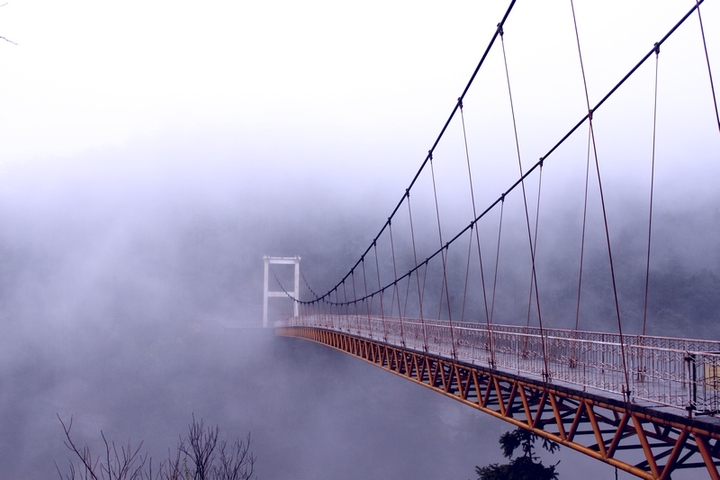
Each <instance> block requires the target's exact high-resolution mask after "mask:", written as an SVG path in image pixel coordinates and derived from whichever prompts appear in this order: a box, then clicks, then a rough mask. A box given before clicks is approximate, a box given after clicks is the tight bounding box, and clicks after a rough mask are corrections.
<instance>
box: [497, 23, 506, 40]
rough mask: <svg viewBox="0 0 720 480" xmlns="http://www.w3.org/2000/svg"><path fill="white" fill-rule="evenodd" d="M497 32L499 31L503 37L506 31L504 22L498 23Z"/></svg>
mask: <svg viewBox="0 0 720 480" xmlns="http://www.w3.org/2000/svg"><path fill="white" fill-rule="evenodd" d="M497 33H498V35H500V36H501V37H502V36H503V34H504V33H505V32H504V31H503V25H502V23H498V24H497Z"/></svg>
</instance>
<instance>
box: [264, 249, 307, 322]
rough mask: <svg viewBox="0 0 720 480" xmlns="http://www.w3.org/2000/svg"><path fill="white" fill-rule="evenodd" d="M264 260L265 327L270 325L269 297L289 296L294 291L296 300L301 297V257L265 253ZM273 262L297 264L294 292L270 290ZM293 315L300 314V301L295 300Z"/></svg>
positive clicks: (293, 294)
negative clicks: (270, 255)
mask: <svg viewBox="0 0 720 480" xmlns="http://www.w3.org/2000/svg"><path fill="white" fill-rule="evenodd" d="M263 260H265V288H264V292H263V327H267V326H268V299H269V298H270V297H287V296H288V294H290V293H292V296H293V298H294V299H295V300H298V299H299V298H300V257H297V256H295V257H268V256H267V255H265V256H264V257H263ZM271 264H279V265H295V288H294V289H293V291H292V292H284V291H270V287H269V284H268V282H269V280H270V278H269V274H270V265H271ZM293 316H295V317H297V316H298V302H293Z"/></svg>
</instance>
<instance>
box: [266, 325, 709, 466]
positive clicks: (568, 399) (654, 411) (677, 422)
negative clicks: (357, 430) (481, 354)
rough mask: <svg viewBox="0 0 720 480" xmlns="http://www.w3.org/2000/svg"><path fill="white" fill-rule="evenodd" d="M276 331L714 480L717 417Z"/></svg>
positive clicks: (633, 460)
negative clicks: (702, 471) (695, 414)
mask: <svg viewBox="0 0 720 480" xmlns="http://www.w3.org/2000/svg"><path fill="white" fill-rule="evenodd" d="M276 333H277V334H278V335H282V336H288V337H297V338H304V339H307V340H312V341H315V342H318V343H322V344H324V345H327V346H330V347H332V348H335V349H337V350H340V351H342V352H345V353H348V354H351V355H353V356H355V357H357V358H360V359H362V360H365V361H367V362H369V363H372V364H373V365H375V366H378V367H381V368H383V369H385V370H387V371H390V372H392V373H395V374H397V375H400V376H402V377H404V378H406V379H408V380H411V381H413V382H415V383H418V384H420V385H423V386H424V387H427V388H430V389H432V390H434V391H436V392H439V393H442V394H444V395H447V396H449V397H451V398H453V399H455V400H457V401H460V402H462V403H464V404H466V405H469V406H471V407H474V408H477V409H478V410H481V411H483V412H485V413H487V414H490V415H492V416H494V417H496V418H499V419H502V420H504V421H506V422H509V423H511V424H513V425H515V426H517V427H522V428H525V429H528V430H532V431H533V432H534V433H536V434H538V435H540V436H541V437H543V438H547V439H549V440H552V441H555V442H557V443H559V444H561V445H565V446H567V447H569V448H572V449H574V450H577V451H579V452H582V453H584V454H586V455H589V456H591V457H593V458H595V459H597V460H601V461H603V462H605V463H608V464H610V465H613V466H615V467H617V468H619V469H621V470H624V471H626V472H629V473H631V474H633V475H636V476H638V477H640V478H645V479H670V478H671V477H670V474H671V473H672V472H673V471H674V470H676V469H686V468H695V469H703V468H704V469H705V471H707V474H708V478H711V479H713V480H720V474H719V473H718V468H717V467H718V465H720V423H718V422H716V421H714V420H715V419H712V418H707V417H703V418H698V417H695V418H693V417H692V416H690V415H687V416H685V415H681V414H680V413H679V412H682V411H681V410H679V409H674V410H678V411H677V412H675V411H672V410H673V409H669V408H658V407H657V406H655V407H652V406H647V405H638V404H634V403H626V402H625V401H623V400H622V399H621V398H612V397H607V396H601V395H597V394H593V393H590V392H587V391H585V392H584V391H582V390H578V389H577V388H572V387H567V386H565V385H558V384H556V383H552V382H543V381H542V380H541V379H537V380H536V379H532V378H527V377H521V376H518V375H514V374H512V373H509V372H504V371H501V370H497V369H491V368H487V367H483V366H478V365H471V364H468V363H464V362H462V361H458V360H452V359H448V358H442V357H439V356H436V355H432V354H428V353H423V352H418V351H415V350H409V349H407V348H403V347H400V346H394V345H390V344H387V343H384V342H381V341H378V340H373V339H368V338H362V337H358V336H355V335H352V334H349V333H343V332H337V331H331V330H327V329H322V328H312V327H303V326H285V327H279V328H277V329H276Z"/></svg>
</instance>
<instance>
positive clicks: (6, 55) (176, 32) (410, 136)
mask: <svg viewBox="0 0 720 480" xmlns="http://www.w3.org/2000/svg"><path fill="white" fill-rule="evenodd" d="M543 3H544V4H543V5H539V4H538V3H537V2H532V3H531V4H523V3H519V4H518V5H517V6H516V8H515V11H514V12H513V14H512V15H511V17H510V20H509V21H508V23H507V25H506V29H505V30H506V39H507V42H508V56H509V62H510V68H511V74H512V80H513V83H514V85H515V86H514V88H515V89H516V90H517V93H516V95H517V97H518V98H517V99H516V101H517V103H518V105H517V108H518V109H519V110H520V111H522V110H529V109H530V105H532V107H533V109H534V110H536V111H538V112H543V113H542V114H541V117H545V118H547V117H550V118H551V119H552V120H553V122H552V123H551V127H552V128H549V129H548V130H549V132H545V131H542V133H543V134H545V133H547V135H551V136H555V137H557V138H559V136H560V135H561V134H562V133H564V132H563V130H566V129H567V128H568V127H569V126H570V125H572V124H573V123H574V121H576V120H577V119H579V118H580V117H581V115H582V113H583V110H584V108H583V103H584V101H583V98H582V90H581V88H582V87H581V78H580V75H579V65H578V63H577V52H576V47H575V44H574V36H573V31H572V23H571V17H570V15H571V12H570V8H569V2H560V1H553V2H543ZM693 3H694V2H692V1H689V0H688V1H685V2H678V1H662V2H657V1H652V2H633V3H632V4H631V5H627V2H619V1H611V2H603V4H602V5H598V4H596V2H587V1H578V2H576V4H577V5H576V10H577V14H578V22H579V28H580V35H581V41H583V44H584V45H583V49H584V56H585V61H586V71H587V73H588V82H589V86H590V93H591V102H593V101H597V99H599V97H600V95H601V94H604V92H605V91H607V89H608V88H609V87H610V86H611V85H612V84H613V83H614V82H615V81H617V80H618V79H619V78H620V76H621V75H623V74H624V73H625V72H626V71H627V70H628V69H629V67H630V66H631V65H632V64H633V63H634V62H635V61H636V60H638V59H639V58H640V57H641V56H642V55H643V54H644V53H645V52H647V51H648V50H649V48H651V47H652V44H653V43H654V42H655V41H657V40H658V39H659V38H660V37H661V36H662V34H664V32H665V31H666V30H667V29H669V27H670V26H671V25H672V24H674V22H675V21H676V20H677V19H678V18H679V17H680V14H681V13H682V12H684V11H685V10H687V9H688V8H689V6H691V5H692V4H693ZM714 3H715V2H706V4H705V5H703V12H704V15H705V23H706V33H707V34H708V40H709V48H710V54H711V59H712V60H713V61H714V63H715V65H717V62H718V57H720V53H718V51H719V50H720V48H718V45H719V41H718V32H717V31H716V29H714V28H712V26H713V25H716V24H717V10H718V7H717V5H715V4H714ZM506 6H507V5H506V2H471V1H456V0H453V1H451V2H447V3H444V4H442V6H440V5H439V4H437V3H435V2H426V1H420V2H417V1H415V2H406V1H398V2H384V1H375V0H371V1H369V2H362V3H359V4H358V3H355V4H353V3H350V4H348V3H340V4H338V3H337V2H330V1H322V0H311V1H309V2H300V3H298V2H286V1H278V2H226V1H218V0H210V1H206V2H202V3H198V2H191V1H184V0H180V1H164V0H152V1H135V0H130V1H125V2H120V3H118V2H96V1H91V0H86V1H83V0H67V1H60V2H58V1H50V0H24V1H9V2H8V3H7V5H6V6H4V7H2V8H1V9H0V32H1V33H2V35H3V36H5V37H7V38H9V39H11V40H13V41H15V42H17V44H18V45H17V46H14V45H11V44H9V43H2V44H0V60H1V62H2V63H1V64H2V76H1V78H0V105H2V113H0V132H2V141H1V142H0V162H1V165H2V167H3V168H7V167H8V166H12V165H16V164H18V163H25V164H31V165H33V166H37V168H41V165H46V164H47V163H52V164H58V163H61V164H66V165H68V164H73V163H74V162H76V161H77V157H79V156H81V154H83V153H85V152H88V151H89V150H96V151H97V150H99V151H100V152H101V153H102V152H104V151H105V149H108V148H121V149H122V148H123V147H129V146H132V145H134V144H137V143H143V142H151V143H153V142H157V143H160V144H163V142H168V143H171V142H174V141H178V140H180V139H182V138H186V137H188V136H192V137H195V136H197V137H203V138H204V139H205V140H206V141H207V142H208V144H209V145H208V148H219V147H218V145H224V146H226V148H229V149H230V150H232V151H233V152H234V156H233V159H234V161H235V162H239V163H242V162H245V163H247V164H248V166H250V165H255V167H254V168H257V163H258V160H257V159H256V158H253V156H252V155H247V153H248V152H249V151H252V150H251V148H252V149H255V150H257V149H261V150H262V149H271V147H270V146H269V145H274V146H277V145H278V144H282V145H287V146H292V147H294V148H304V149H305V150H306V151H307V150H311V151H317V148H318V145H322V152H323V155H319V156H316V157H315V158H313V159H312V160H313V161H308V160H310V159H309V158H305V162H304V163H305V166H306V167H307V166H309V167H312V168H320V167H321V166H323V165H324V164H330V165H332V164H333V162H343V163H344V164H348V163H349V164H350V165H349V166H348V168H350V169H352V170H355V169H359V168H360V167H358V165H359V164H362V163H365V162H368V160H372V159H368V158H367V157H364V156H358V155H357V153H356V152H357V151H358V150H361V151H368V149H369V146H371V145H377V144H383V147H384V148H385V151H387V152H388V153H390V154H391V156H393V157H396V156H398V155H400V156H401V157H402V158H401V159H397V158H395V159H394V162H393V163H395V162H397V163H401V164H402V165H403V168H405V171H407V173H406V177H407V178H409V177H410V175H411V174H412V173H413V169H414V167H415V166H416V165H418V164H419V163H420V161H422V154H423V153H424V152H426V151H427V149H428V148H429V146H430V145H431V142H432V140H434V136H435V135H436V134H437V132H439V129H440V127H441V126H442V123H443V122H444V120H445V118H446V117H447V115H448V114H449V112H450V109H451V108H452V106H453V103H454V100H455V99H456V98H457V96H458V95H459V94H460V92H461V91H462V88H463V87H464V85H465V83H466V81H467V79H468V78H469V76H470V73H471V72H472V70H473V68H474V67H475V64H476V63H477V61H478V59H479V57H480V54H481V52H482V51H483V50H484V48H485V46H486V44H487V43H488V41H489V39H490V37H491V35H492V32H493V28H494V25H495V24H496V23H497V22H498V21H499V19H500V18H501V16H502V13H503V11H504V10H505V8H506ZM684 30H685V32H681V35H678V39H677V41H673V42H674V44H675V45H677V46H678V48H680V47H679V46H680V45H682V48H685V47H687V45H688V44H691V45H693V42H694V46H693V48H692V49H691V50H690V51H689V50H682V49H680V50H679V51H681V52H684V53H682V54H681V56H689V57H692V62H694V63H693V68H696V67H698V64H697V56H698V55H700V54H701V53H702V52H701V49H700V48H698V47H699V42H700V41H701V40H700V37H699V33H698V29H697V19H692V21H691V22H690V24H689V25H688V26H686V27H684ZM667 50H668V54H667V56H668V57H670V58H672V55H673V54H676V53H677V51H676V50H675V46H673V45H669V46H668V47H667ZM497 52H499V50H497ZM663 53H665V52H664V51H663ZM491 60H492V62H489V63H495V64H497V60H499V57H497V56H495V57H492V58H491ZM701 60H702V58H701ZM685 61H686V60H683V59H682V58H679V57H677V55H676V58H675V59H674V60H672V62H675V63H674V65H676V66H673V67H668V71H667V72H665V73H666V75H667V76H666V77H665V78H666V79H667V80H666V81H668V82H670V81H671V80H670V79H671V78H672V77H673V75H674V74H673V73H672V71H675V74H677V73H679V72H680V73H682V74H684V73H685V68H686V65H685V63H684V62H685ZM688 61H689V60H688ZM677 62H680V63H677ZM670 64H671V60H668V65H670ZM678 65H679V66H678ZM699 66H700V67H701V66H702V65H699ZM716 70H717V68H716ZM500 73H501V71H500V72H498V71H497V69H496V71H495V73H494V74H492V75H489V74H488V75H487V76H486V77H485V78H488V79H489V78H492V82H494V84H495V85H497V84H498V83H497V82H498V81H500V80H502V79H503V78H502V76H499V75H500ZM550 73H552V75H550ZM692 75H693V76H698V78H699V79H700V80H702V81H704V82H705V83H704V84H703V88H704V89H709V86H708V85H707V79H706V78H707V76H706V74H704V72H703V71H702V70H697V69H695V70H693V71H692ZM703 75H705V76H703ZM717 76H720V74H716V77H717ZM489 81H490V80H488V82H489ZM492 82H491V83H492ZM480 83H482V78H481V79H479V81H478V84H480ZM500 85H501V84H500ZM548 85H549V86H553V85H554V86H556V87H557V86H560V88H562V90H565V91H567V90H571V91H572V94H573V95H575V96H574V97H572V98H573V100H579V102H580V103H579V104H578V105H557V104H556V107H558V108H556V110H558V111H557V112H552V111H548V110H547V109H546V108H545V107H546V104H544V103H542V101H541V100H542V99H538V95H537V94H539V93H541V92H542V94H543V95H552V94H553V92H554V89H553V88H549V87H548ZM546 90H547V91H546ZM500 93H502V91H500ZM685 93H686V94H688V95H691V94H694V93H695V92H694V88H692V89H691V90H690V91H689V92H688V91H686V92H685ZM699 93H702V98H703V102H704V104H703V105H702V107H704V109H705V110H704V111H702V112H701V113H702V115H704V116H707V115H708V114H709V112H708V111H707V110H708V107H709V106H710V104H709V102H708V98H709V97H708V95H707V92H706V91H702V92H698V94H699ZM646 107H647V106H646V105H645V106H644V110H645V112H644V113H645V115H647V114H648V113H649V112H647V108H646ZM693 108H700V107H698V106H697V105H696V106H695V107H693ZM561 114H562V115H563V116H562V117H560V115H561ZM698 114H699V112H698ZM558 117H560V118H558ZM535 118H537V117H535ZM522 127H524V129H523V128H522ZM534 130H537V126H536V125H521V135H522V136H523V138H528V137H530V136H534V135H536V133H534V132H533V131H534ZM551 139H552V138H550V137H546V139H545V144H546V145H550V144H551ZM213 145H214V147H213ZM393 147H395V149H393ZM397 149H399V150H397ZM381 150H383V148H376V149H373V150H369V151H370V152H372V153H373V154H374V155H373V156H376V155H377V153H378V151H381ZM529 153H531V154H532V156H533V157H535V156H539V155H540V153H541V152H539V151H538V152H529ZM284 154H285V155H283V156H286V157H287V156H289V155H290V154H289V152H287V151H285V152H284ZM295 155H297V156H301V157H302V156H303V152H297V151H295ZM318 157H319V158H318ZM129 160H130V159H124V161H129ZM374 160H375V162H372V161H371V162H370V163H371V164H372V165H378V164H386V165H387V163H388V162H387V159H383V161H379V160H377V159H374ZM92 161H93V162H100V163H102V162H111V161H112V160H111V159H108V158H104V157H103V155H102V154H101V155H95V156H94V158H93V159H92ZM155 161H161V162H162V163H163V164H164V166H165V167H167V168H172V163H173V161H172V159H169V158H164V159H155ZM195 161H197V162H198V163H202V162H207V161H208V159H207V158H205V159H202V160H201V159H195ZM274 161H277V159H274ZM331 171H332V170H331Z"/></svg>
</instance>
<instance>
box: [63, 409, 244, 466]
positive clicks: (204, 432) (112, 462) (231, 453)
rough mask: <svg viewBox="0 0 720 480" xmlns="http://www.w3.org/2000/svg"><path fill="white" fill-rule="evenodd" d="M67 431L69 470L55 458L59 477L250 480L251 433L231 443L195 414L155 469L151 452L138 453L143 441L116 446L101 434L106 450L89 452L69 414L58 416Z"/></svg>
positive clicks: (218, 429)
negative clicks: (73, 434) (70, 457)
mask: <svg viewBox="0 0 720 480" xmlns="http://www.w3.org/2000/svg"><path fill="white" fill-rule="evenodd" d="M58 419H59V420H60V423H61V424H62V427H63V431H64V432H65V446H66V447H68V449H69V450H70V451H71V452H73V454H74V456H75V462H73V461H72V460H70V462H69V466H68V473H65V474H63V472H61V471H60V468H59V467H58V466H57V464H55V467H56V469H57V472H58V475H59V476H60V479H61V480H81V479H82V480H87V479H93V480H105V479H107V480H251V479H252V478H254V477H253V472H254V469H255V456H254V455H253V454H252V452H251V451H250V444H251V440H250V434H249V433H248V435H247V437H246V439H245V440H236V441H235V442H234V443H231V444H228V443H227V442H225V441H224V440H223V441H218V436H219V433H220V428H219V427H218V426H217V425H216V426H214V427H206V426H205V425H204V423H203V421H202V420H200V421H197V420H196V419H195V416H194V415H193V418H192V423H191V424H190V425H189V428H188V433H187V435H186V436H185V437H180V440H179V443H178V446H177V448H176V450H175V453H174V454H172V453H170V454H169V455H168V459H167V460H165V461H164V462H161V463H160V465H159V466H158V468H157V469H156V470H153V462H152V458H150V457H148V455H147V454H143V453H141V450H142V442H141V443H140V444H139V445H138V446H137V447H133V446H132V445H130V443H129V442H128V444H127V445H124V446H121V447H119V448H118V446H117V445H116V444H115V442H111V441H108V440H107V438H105V435H104V434H103V433H102V432H100V435H101V437H102V439H103V443H104V444H105V451H104V452H102V453H101V454H100V455H97V456H96V455H93V454H92V452H91V451H90V448H89V447H87V446H84V447H80V446H78V445H77V444H76V443H75V442H74V441H73V439H72V437H71V435H70V431H71V429H72V418H70V421H69V422H68V423H65V422H63V420H62V419H61V418H60V417H59V416H58Z"/></svg>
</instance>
